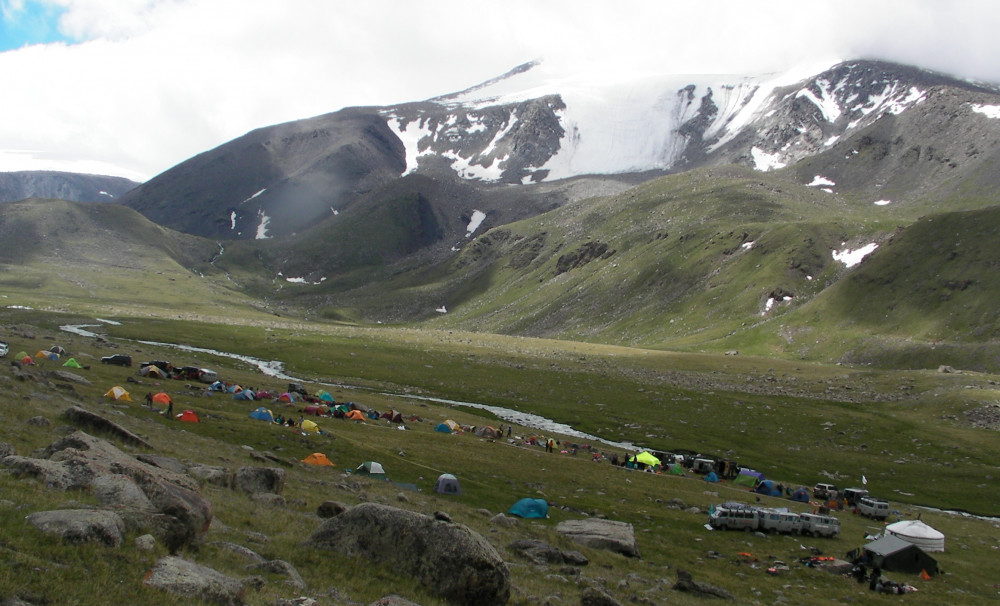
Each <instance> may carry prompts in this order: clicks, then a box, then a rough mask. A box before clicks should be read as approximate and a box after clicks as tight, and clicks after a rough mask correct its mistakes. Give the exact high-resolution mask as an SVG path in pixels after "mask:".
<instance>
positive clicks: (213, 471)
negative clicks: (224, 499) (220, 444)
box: [188, 465, 230, 487]
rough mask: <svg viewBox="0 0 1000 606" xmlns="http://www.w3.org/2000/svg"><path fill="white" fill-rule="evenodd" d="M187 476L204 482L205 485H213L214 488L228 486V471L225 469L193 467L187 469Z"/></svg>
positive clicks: (210, 466)
mask: <svg viewBox="0 0 1000 606" xmlns="http://www.w3.org/2000/svg"><path fill="white" fill-rule="evenodd" d="M188 474H190V475H191V477H192V478H194V479H196V480H198V481H200V482H205V483H206V484H214V485H215V486H223V487H228V486H229V485H230V478H229V470H228V469H226V468H225V467H218V466H216V465H194V466H192V467H191V468H190V469H188Z"/></svg>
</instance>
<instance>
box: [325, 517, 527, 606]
mask: <svg viewBox="0 0 1000 606" xmlns="http://www.w3.org/2000/svg"><path fill="white" fill-rule="evenodd" d="M306 545H308V546H310V547H313V548H317V549H325V550H330V551H336V552H338V553H341V554H344V555H348V556H361V557H365V558H368V559H370V560H372V561H375V562H379V563H381V564H384V565H386V566H390V567H392V568H393V569H394V570H396V571H398V572H401V573H405V574H408V575H411V576H413V577H414V578H416V579H418V580H419V581H420V582H421V583H423V584H424V585H426V586H427V587H428V588H429V589H430V590H431V591H433V592H434V593H435V594H437V595H439V596H441V597H443V598H444V599H446V600H448V601H450V602H452V603H455V604H478V605H482V606H492V605H496V606H500V605H502V604H506V603H507V600H508V599H509V597H510V571H509V570H508V568H507V564H506V563H505V562H504V561H503V559H502V558H501V557H500V554H498V553H497V551H496V549H494V548H493V546H492V545H490V543H489V542H487V541H486V540H485V539H484V538H483V537H482V536H480V535H479V534H477V533H475V532H474V531H472V530H470V529H469V528H467V527H466V526H463V525H461V524H454V523H448V522H444V521H441V520H435V519H434V518H432V517H430V516H427V515H423V514H420V513H416V512H412V511H407V510H405V509H398V508H396V507H390V506H388V505H379V504H375V503H363V504H361V505H357V506H355V507H352V508H351V509H349V510H347V511H345V512H344V513H342V514H340V515H338V516H335V517H333V518H330V519H329V520H326V521H325V522H323V524H322V525H320V527H319V529H317V530H316V532H314V533H313V534H312V536H310V537H309V539H308V540H307V541H306Z"/></svg>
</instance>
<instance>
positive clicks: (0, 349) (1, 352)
mask: <svg viewBox="0 0 1000 606" xmlns="http://www.w3.org/2000/svg"><path fill="white" fill-rule="evenodd" d="M8 351H10V346H9V345H7V343H5V342H4V341H0V358H2V357H4V356H6V355H7V352H8Z"/></svg>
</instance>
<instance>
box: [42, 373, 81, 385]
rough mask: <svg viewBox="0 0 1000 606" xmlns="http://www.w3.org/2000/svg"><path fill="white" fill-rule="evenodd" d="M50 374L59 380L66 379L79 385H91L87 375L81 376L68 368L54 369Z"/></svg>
mask: <svg viewBox="0 0 1000 606" xmlns="http://www.w3.org/2000/svg"><path fill="white" fill-rule="evenodd" d="M50 374H51V376H52V378H53V379H55V380H57V381H66V382H67V383H76V384H77V385H90V381H89V380H88V379H87V378H86V377H81V376H80V375H78V374H76V373H75V372H69V371H68V370H53V371H52V372H51V373H50Z"/></svg>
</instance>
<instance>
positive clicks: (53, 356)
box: [35, 349, 59, 361]
mask: <svg viewBox="0 0 1000 606" xmlns="http://www.w3.org/2000/svg"><path fill="white" fill-rule="evenodd" d="M35 359H36V360H53V361H54V360H58V359H59V354H57V353H56V352H54V351H45V350H44V349H39V350H38V353H36V354H35Z"/></svg>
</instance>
